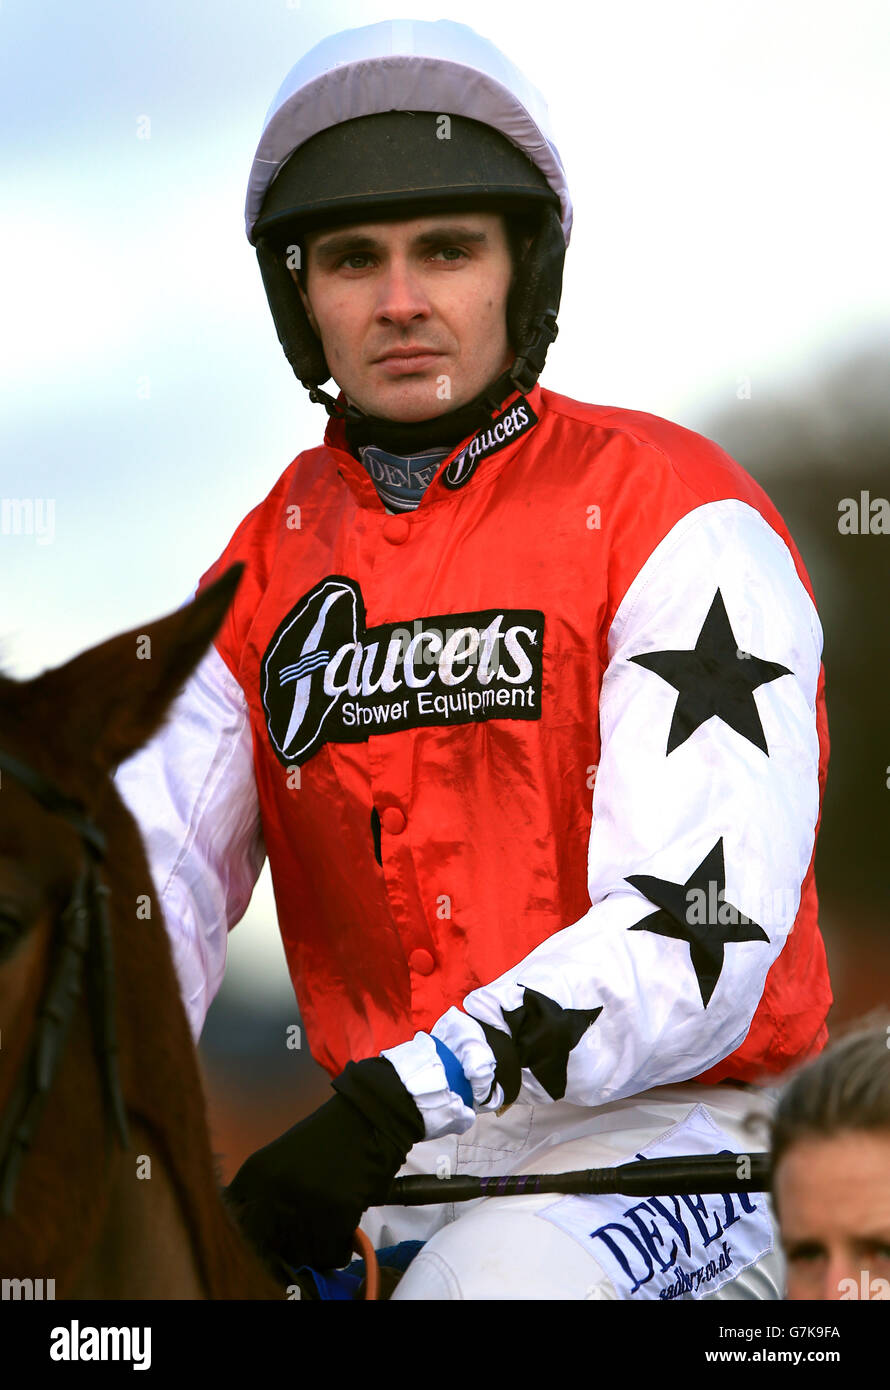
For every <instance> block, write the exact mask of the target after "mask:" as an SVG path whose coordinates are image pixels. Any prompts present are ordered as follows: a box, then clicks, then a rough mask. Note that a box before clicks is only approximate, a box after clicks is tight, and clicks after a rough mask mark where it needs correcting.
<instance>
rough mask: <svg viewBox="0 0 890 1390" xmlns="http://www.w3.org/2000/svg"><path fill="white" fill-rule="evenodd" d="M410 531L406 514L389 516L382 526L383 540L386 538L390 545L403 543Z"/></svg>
mask: <svg viewBox="0 0 890 1390" xmlns="http://www.w3.org/2000/svg"><path fill="white" fill-rule="evenodd" d="M410 532H411V522H410V521H409V520H408V518H407V517H406V516H391V517H389V518H388V519H387V520H386V522H385V523H384V526H383V537H384V540H388V541H389V543H390V545H402V544H404V542H405V541H406V540H407V539H408V536H409V535H410Z"/></svg>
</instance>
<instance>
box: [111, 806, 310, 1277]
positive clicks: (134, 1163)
mask: <svg viewBox="0 0 890 1390" xmlns="http://www.w3.org/2000/svg"><path fill="white" fill-rule="evenodd" d="M112 790H113V789H112ZM114 798H115V799H117V794H116V792H115V793H114ZM121 811H122V813H123V818H124V819H122V817H121V816H117V815H116V816H115V818H114V824H115V826H116V827H123V826H124V825H125V824H126V821H128V820H129V816H128V814H127V813H126V812H125V811H124V810H123V807H122V806H121ZM130 824H131V825H132V822H130ZM127 828H129V827H127ZM121 840H122V844H121V851H120V852H121V855H122V868H121V878H122V880H123V879H125V878H128V879H129V884H127V883H125V882H122V884H121V888H120V890H119V889H118V886H117V882H116V883H115V895H116V897H117V904H116V910H115V913H114V958H115V975H116V978H117V982H118V985H117V988H118V1009H117V1013H118V1018H119V1020H120V1028H121V1036H120V1039H119V1046H120V1062H121V1082H122V1087H123V1091H124V1097H125V1102H126V1105H127V1108H128V1111H129V1113H130V1114H131V1115H132V1117H133V1120H134V1135H133V1136H131V1139H137V1140H138V1143H136V1144H133V1143H131V1148H130V1152H129V1154H128V1155H126V1156H121V1157H120V1158H119V1160H118V1161H119V1163H122V1164H123V1166H124V1171H125V1172H126V1169H127V1167H129V1175H128V1177H127V1178H126V1179H125V1181H124V1183H123V1185H122V1186H120V1187H119V1188H118V1194H117V1195H118V1204H119V1206H120V1207H122V1209H123V1212H124V1214H126V1213H127V1212H128V1211H129V1212H130V1215H131V1217H132V1216H133V1212H134V1202H135V1201H136V1200H139V1199H140V1197H141V1195H142V1194H143V1193H144V1189H145V1188H146V1187H147V1186H149V1185H150V1184H151V1183H152V1182H153V1181H154V1177H148V1176H147V1175H146V1174H147V1172H148V1171H151V1172H152V1173H153V1174H156V1173H157V1170H158V1169H160V1170H161V1173H162V1174H163V1176H164V1179H165V1182H166V1184H167V1186H168V1187H169V1195H168V1199H164V1198H163V1196H160V1200H159V1201H158V1203H157V1205H158V1208H159V1221H158V1222H157V1223H155V1222H154V1220H153V1221H152V1222H151V1223H147V1222H145V1221H142V1220H137V1223H136V1224H137V1229H139V1230H140V1231H143V1233H144V1237H145V1242H146V1243H148V1244H149V1245H150V1246H152V1247H153V1249H154V1254H155V1266H156V1271H157V1281H158V1284H159V1287H160V1288H161V1289H164V1288H166V1289H169V1287H170V1279H171V1275H172V1274H173V1272H174V1271H176V1270H177V1269H178V1268H180V1267H181V1264H178V1263H177V1262H178V1261H179V1262H181V1261H182V1257H183V1254H190V1257H191V1263H192V1265H193V1268H194V1277H195V1278H196V1279H197V1280H198V1281H199V1283H200V1286H201V1287H202V1288H203V1290H204V1291H205V1293H206V1295H207V1296H208V1297H210V1298H260V1297H261V1298H281V1297H282V1296H283V1292H284V1291H283V1289H282V1287H281V1286H280V1285H278V1284H276V1283H275V1282H274V1281H273V1280H272V1279H271V1278H270V1276H269V1275H268V1274H267V1273H266V1271H265V1269H264V1267H263V1266H262V1265H261V1264H260V1262H259V1260H258V1259H257V1258H256V1256H255V1255H254V1254H253V1252H252V1251H251V1250H250V1249H249V1248H248V1246H247V1245H246V1243H245V1241H244V1239H243V1237H242V1236H241V1234H240V1232H239V1231H238V1229H237V1227H236V1226H235V1223H234V1221H233V1219H232V1217H231V1216H230V1215H229V1213H228V1212H227V1211H226V1209H225V1207H224V1205H223V1202H222V1199H221V1196H220V1192H219V1186H218V1182H217V1177H216V1172H215V1168H214V1162H213V1155H212V1153H211V1148H210V1137H209V1132H208V1124H207V1112H206V1101H205V1096H204V1089H203V1086H202V1083H201V1077H200V1072H199V1067H198V1059H197V1053H196V1051H195V1047H194V1043H193V1041H192V1036H191V1031H190V1029H189V1025H188V1021H187V1018H186V1014H185V1009H184V1007H183V1004H182V1000H181V997H180V990H179V982H178V979H177V976H176V971H175V969H174V965H173V959H172V954H171V950H170V944H169V938H168V936H167V932H166V928H165V926H164V923H163V919H162V913H161V909H160V905H159V901H158V895H157V893H156V892H155V890H154V886H153V885H152V883H151V878H150V874H149V870H148V865H147V862H146V860H145V855H144V852H143V850H142V845H141V842H140V841H139V839H138V836H136V835H135V834H133V835H132V836H127V835H126V834H124V835H121ZM127 846H129V847H130V851H131V852H130V853H128V852H127ZM112 853H113V850H111V849H110V850H109V862H112V861H111V858H110V856H111V854H112ZM127 866H130V871H129V873H128V872H127ZM115 877H116V879H117V864H116V863H115ZM146 894H147V895H148V910H149V911H150V913H151V915H150V917H145V918H139V917H137V902H138V903H141V904H142V908H143V911H144V910H145V895H146ZM146 1160H147V1161H146ZM137 1167H138V1168H139V1169H140V1171H141V1172H142V1173H143V1175H144V1176H142V1177H139V1176H135V1177H134V1172H135V1170H136V1169H137ZM159 1195H160V1194H159ZM142 1200H143V1202H144V1197H143V1198H142ZM144 1204H145V1205H147V1203H144ZM183 1246H185V1250H183ZM186 1277H187V1282H188V1283H191V1276H186ZM145 1296H146V1297H159V1296H167V1297H169V1296H171V1295H170V1294H169V1293H155V1294H146V1295H145ZM183 1296H191V1295H189V1294H186V1295H183Z"/></svg>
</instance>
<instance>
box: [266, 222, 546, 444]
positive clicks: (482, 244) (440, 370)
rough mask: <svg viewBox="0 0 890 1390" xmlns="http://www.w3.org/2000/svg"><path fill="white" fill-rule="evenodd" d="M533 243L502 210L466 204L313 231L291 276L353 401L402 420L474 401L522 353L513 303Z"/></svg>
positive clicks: (369, 411) (368, 410) (327, 356)
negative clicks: (514, 334)
mask: <svg viewBox="0 0 890 1390" xmlns="http://www.w3.org/2000/svg"><path fill="white" fill-rule="evenodd" d="M530 239H531V228H527V227H526V226H525V224H520V223H519V222H518V221H517V220H516V219H511V220H508V219H507V218H505V217H504V215H503V213H501V212H496V211H482V210H476V209H473V210H466V209H461V208H459V207H455V208H454V209H452V210H450V211H443V212H440V213H438V214H435V215H428V216H424V217H416V218H407V219H401V218H400V219H397V220H396V219H387V220H385V221H378V220H374V219H371V220H368V221H362V222H359V223H351V224H347V225H345V226H333V227H332V226H328V227H322V228H319V229H316V230H314V231H309V232H307V233H306V234H305V236H304V237H303V238H301V253H302V254H301V257H300V259H301V270H299V271H297V270H296V269H293V270H292V275H293V277H294V280H295V282H296V283H297V285H298V287H299V293H300V298H301V301H302V303H303V307H304V309H305V311H306V315H307V318H308V320H309V323H310V325H311V327H312V330H313V332H314V333H315V334H316V335H317V336H318V338H319V340H320V341H321V344H322V347H323V349H324V355H325V360H326V361H327V363H328V365H329V367H330V369H331V375H332V376H333V378H334V380H335V381H336V382H337V385H338V386H340V388H341V389H342V390H343V393H344V395H345V396H346V397H347V399H348V400H349V401H350V402H352V403H354V404H355V405H357V406H358V407H359V408H360V409H361V410H362V411H364V412H365V414H368V415H374V416H380V417H383V418H386V419H389V420H398V421H414V420H428V419H432V418H435V417H436V416H439V415H443V414H445V413H446V412H447V411H450V410H454V409H456V408H458V407H459V406H462V405H464V404H466V403H467V402H468V401H471V400H473V399H474V397H476V396H477V395H478V394H479V393H480V391H482V390H483V389H484V388H485V387H486V386H487V385H488V383H489V382H491V381H492V380H494V379H495V378H496V377H498V376H499V375H500V374H501V373H502V372H503V371H504V370H505V369H506V368H507V367H508V366H509V365H510V363H511V362H512V361H513V359H514V357H515V353H516V348H515V344H512V343H511V342H510V335H509V331H508V324H507V301H508V296H509V293H510V289H511V287H512V285H513V284H514V282H515V278H516V273H517V271H518V269H519V265H520V263H521V259H522V256H523V254H524V253H525V251H526V249H527V247H528V245H529V241H530ZM419 348H423V349H426V350H427V352H426V355H424V356H415V357H413V358H411V357H403V356H400V355H399V350H402V349H404V350H406V352H408V353H416V351H417V349H419Z"/></svg>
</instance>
